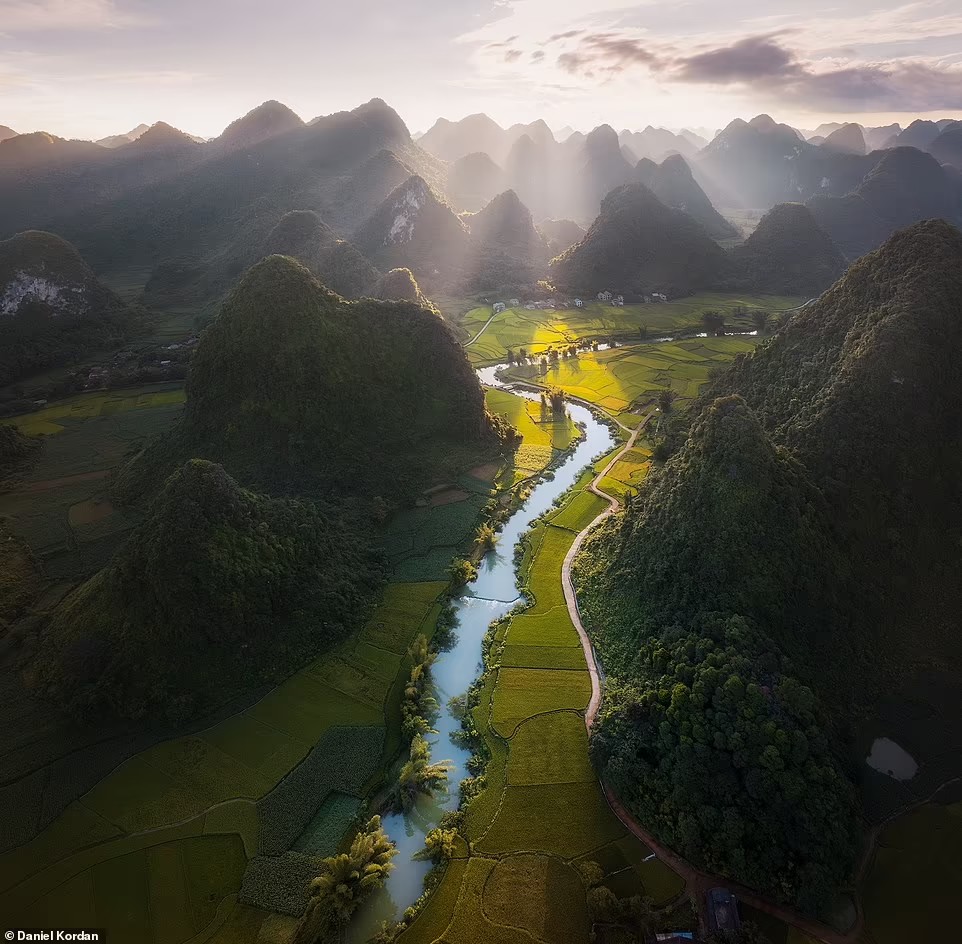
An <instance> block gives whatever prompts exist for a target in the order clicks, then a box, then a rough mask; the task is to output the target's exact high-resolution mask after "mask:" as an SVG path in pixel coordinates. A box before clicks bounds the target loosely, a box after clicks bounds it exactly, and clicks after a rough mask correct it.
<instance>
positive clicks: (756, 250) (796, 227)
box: [732, 203, 845, 298]
mask: <svg viewBox="0 0 962 944" xmlns="http://www.w3.org/2000/svg"><path fill="white" fill-rule="evenodd" d="M732 260H733V262H734V264H735V271H736V275H735V280H736V282H737V283H738V284H741V285H745V286H750V287H751V288H752V289H753V290H754V291H756V292H770V293H772V294H774V295H804V296H805V297H806V298H808V297H810V296H812V295H817V294H818V293H819V292H821V291H823V290H824V289H826V288H827V287H828V286H829V285H831V284H832V283H833V282H834V281H835V280H836V279H837V278H838V277H839V276H840V275H841V274H842V272H843V271H844V270H845V257H844V256H843V255H842V253H841V251H840V250H839V248H838V247H837V246H836V245H835V243H834V242H832V240H831V238H830V237H829V236H828V234H827V233H825V232H824V230H822V229H820V228H819V226H818V224H817V223H816V222H815V218H814V217H813V216H812V213H811V211H810V210H809V209H808V207H806V206H804V205H803V204H801V203H779V204H778V205H777V206H774V207H772V209H771V210H769V211H768V212H767V213H766V214H765V215H764V216H763V217H762V219H761V222H759V224H758V226H757V228H756V229H755V231H754V232H753V233H752V234H751V236H749V237H748V239H746V240H745V242H744V243H742V244H741V245H739V246H736V247H735V248H734V249H733V250H732Z"/></svg>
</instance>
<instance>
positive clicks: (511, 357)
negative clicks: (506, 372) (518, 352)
mask: <svg viewBox="0 0 962 944" xmlns="http://www.w3.org/2000/svg"><path fill="white" fill-rule="evenodd" d="M507 355H508V363H509V364H513V363H514V351H512V350H511V348H510V347H509V348H508V350H507Z"/></svg>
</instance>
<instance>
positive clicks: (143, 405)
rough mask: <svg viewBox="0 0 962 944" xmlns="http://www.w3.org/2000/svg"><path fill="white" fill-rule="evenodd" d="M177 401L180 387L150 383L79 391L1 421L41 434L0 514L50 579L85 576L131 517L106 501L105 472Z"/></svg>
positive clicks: (0, 497)
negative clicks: (36, 449) (107, 390)
mask: <svg viewBox="0 0 962 944" xmlns="http://www.w3.org/2000/svg"><path fill="white" fill-rule="evenodd" d="M183 404H184V391H183V388H182V387H178V386H175V385H170V384H154V385H151V386H149V387H139V388H135V389H131V390H124V391H119V392H116V393H88V394H81V395H79V396H76V397H71V398H69V399H66V400H61V401H58V402H56V403H53V404H51V405H50V406H47V407H45V408H44V409H42V410H38V411H36V412H34V413H27V414H24V415H22V416H15V417H11V418H10V419H9V420H5V421H4V422H9V423H11V424H13V425H15V426H17V427H18V428H20V429H21V431H22V432H24V433H26V434H27V435H29V436H38V437H43V439H44V444H43V448H42V449H41V450H40V452H39V454H38V456H37V459H36V461H34V462H32V463H31V464H29V465H28V466H27V467H26V469H25V470H24V472H23V475H22V476H21V477H20V479H19V480H18V481H17V482H16V484H15V485H14V486H13V488H11V489H10V490H8V491H5V492H3V493H2V494H0V516H3V517H4V518H6V519H7V526H8V527H9V528H10V530H11V531H12V532H13V533H14V534H16V535H17V536H18V537H21V538H23V540H24V541H26V543H27V544H29V545H30V547H31V549H32V550H33V552H34V554H35V555H37V557H39V558H40V559H41V560H42V562H43V564H44V570H45V572H46V575H47V576H48V577H49V578H50V579H51V580H53V581H57V582H59V581H66V582H73V581H75V580H78V579H80V578H82V577H86V576H89V575H90V574H91V573H92V572H93V571H95V570H96V569H98V568H99V567H101V566H103V564H105V563H106V561H107V560H108V559H109V557H110V555H111V554H112V553H113V552H114V550H115V549H116V548H117V546H118V544H119V543H120V541H121V540H122V539H123V537H124V536H125V534H126V532H127V531H128V530H129V529H130V528H131V527H133V526H134V525H135V524H136V523H137V522H138V520H139V515H137V514H136V513H134V512H131V511H129V510H125V509H121V508H117V507H116V506H114V505H113V504H112V503H111V502H110V500H109V497H108V495H107V476H108V474H109V473H110V472H111V471H112V470H114V469H116V468H117V467H118V466H120V465H121V464H122V463H123V461H124V460H125V458H126V456H127V455H128V453H129V452H130V451H131V450H132V449H135V448H136V447H137V446H138V445H139V444H140V443H142V442H144V441H145V440H146V439H147V438H149V437H151V436H154V435H156V434H158V433H161V432H164V431H165V430H167V429H169V428H170V426H171V425H172V424H173V423H174V422H175V421H176V419H177V417H178V416H179V415H180V413H181V410H182V409H183Z"/></svg>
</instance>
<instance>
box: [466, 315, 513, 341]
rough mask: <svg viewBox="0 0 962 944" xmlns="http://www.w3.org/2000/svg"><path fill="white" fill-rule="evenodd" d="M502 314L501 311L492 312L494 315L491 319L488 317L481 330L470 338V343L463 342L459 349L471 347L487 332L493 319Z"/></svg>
mask: <svg viewBox="0 0 962 944" xmlns="http://www.w3.org/2000/svg"><path fill="white" fill-rule="evenodd" d="M505 310H507V309H505ZM503 314H504V312H503V311H496V312H494V313H493V314H492V315H491V317H490V318H489V319H488V320H487V321H486V322H485V323H484V324H483V325H481V330H480V331H479V332H478V333H477V334H476V335H475V336H474V337H473V338H471V340H470V341H465V342H464V344H462V345H461V347H471V345H472V344H474V342H475V341H477V340H478V338H480V337H481V335H482V334H484V332H485V331H487V330H488V325H489V324H491V322H492V321H494V319H495V318H497V317H498V315H503Z"/></svg>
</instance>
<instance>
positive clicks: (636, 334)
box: [460, 292, 804, 364]
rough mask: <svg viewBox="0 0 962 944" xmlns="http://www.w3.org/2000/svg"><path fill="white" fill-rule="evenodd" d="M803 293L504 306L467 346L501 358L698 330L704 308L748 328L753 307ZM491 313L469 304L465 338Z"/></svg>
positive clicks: (785, 304)
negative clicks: (621, 303) (572, 345)
mask: <svg viewBox="0 0 962 944" xmlns="http://www.w3.org/2000/svg"><path fill="white" fill-rule="evenodd" d="M803 301H804V299H803V298H795V297H787V296H778V295H735V294H730V293H708V292H704V293H701V294H698V295H692V296H689V297H688V298H682V299H678V300H674V301H671V302H668V303H667V304H647V305H644V304H637V305H625V306H624V307H623V308H621V307H615V306H613V305H604V304H601V303H600V302H596V301H590V302H587V303H586V304H585V305H584V307H582V308H574V307H572V308H565V309H557V310H551V309H548V310H535V311H529V310H527V309H525V308H508V309H506V310H505V311H503V312H501V313H500V314H498V315H495V317H494V318H493V319H492V320H491V323H490V324H489V325H488V327H487V328H486V329H485V331H484V333H483V334H482V335H481V336H480V337H479V338H478V339H477V341H475V342H474V343H473V344H468V345H467V346H466V350H467V354H468V357H469V358H470V359H471V361H472V363H475V364H493V363H498V362H501V361H504V360H505V358H506V355H507V351H509V350H512V351H518V350H519V349H520V348H525V349H526V350H527V351H528V352H529V353H530V354H540V353H542V352H543V351H545V350H547V349H548V348H549V347H559V346H561V345H566V344H570V343H572V342H573V341H576V340H579V339H594V338H608V337H610V336H612V335H615V336H617V337H622V338H626V337H631V338H639V339H640V338H642V337H657V336H659V335H671V334H673V333H674V332H676V331H680V330H685V329H691V328H695V329H698V330H700V327H701V318H702V315H703V314H704V312H706V311H710V310H714V311H720V312H722V313H723V314H725V319H726V323H727V324H728V325H729V326H730V327H731V328H733V329H736V330H743V331H744V330H751V329H752V328H753V327H754V325H753V322H752V312H753V311H754V310H758V309H761V310H762V311H768V312H774V311H782V310H785V309H788V308H794V307H796V306H797V305H799V304H801V303H802V302H803ZM489 318H491V307H490V306H488V305H485V306H482V307H479V308H474V309H472V310H471V311H469V312H468V313H467V314H466V315H464V316H463V318H462V319H461V320H460V325H461V327H462V328H463V329H464V330H465V332H466V335H467V337H468V338H473V337H475V335H477V333H478V332H479V331H480V330H481V328H482V327H483V326H484V324H485V322H487V321H488V319H489Z"/></svg>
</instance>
